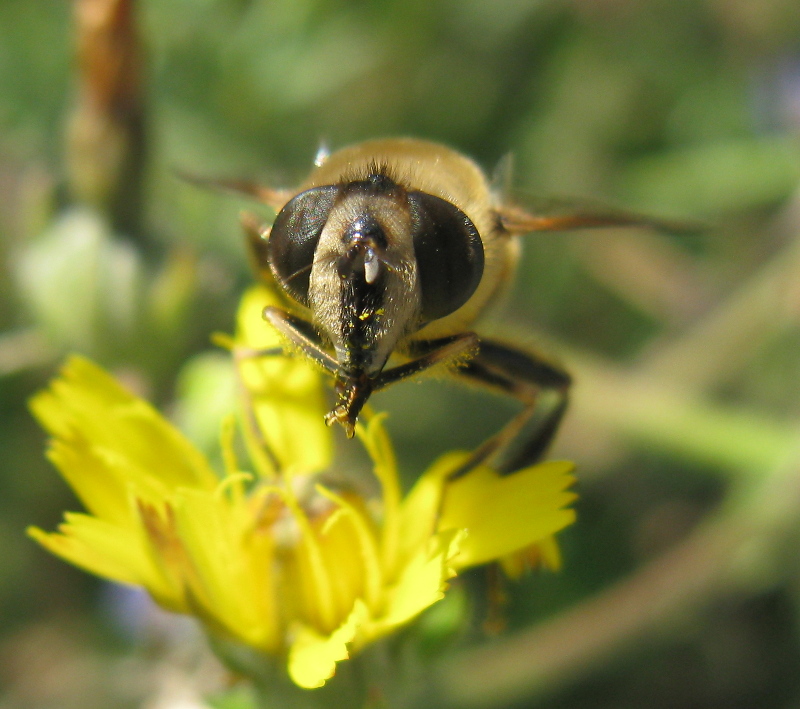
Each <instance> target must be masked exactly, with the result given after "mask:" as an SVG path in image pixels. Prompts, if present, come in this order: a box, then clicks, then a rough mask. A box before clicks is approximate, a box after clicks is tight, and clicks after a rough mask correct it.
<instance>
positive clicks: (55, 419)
mask: <svg viewBox="0 0 800 709" xmlns="http://www.w3.org/2000/svg"><path fill="white" fill-rule="evenodd" d="M30 406H31V410H32V411H33V413H34V415H35V416H36V418H37V419H38V420H39V422H40V423H41V424H42V425H43V426H44V428H45V429H46V430H47V431H48V432H49V433H50V434H51V435H52V436H54V437H55V438H58V439H61V440H62V441H65V442H66V443H67V444H68V443H69V441H70V440H71V439H73V438H74V437H76V436H77V437H80V438H82V439H84V440H85V441H89V442H91V445H92V447H93V448H95V449H97V450H98V451H110V452H113V454H115V455H117V456H120V457H124V458H125V459H126V460H127V461H128V463H129V466H130V470H131V471H132V473H133V474H134V475H135V476H138V477H142V478H151V479H152V478H155V479H158V480H159V482H160V484H162V485H166V486H167V487H171V488H174V487H177V486H188V487H204V488H206V489H213V488H214V487H215V486H216V483H217V477H216V475H215V474H214V472H213V471H212V470H211V467H210V466H209V464H208V462H207V461H206V459H205V458H204V457H203V455H202V454H201V453H200V452H199V451H198V450H197V449H196V448H195V447H194V446H193V445H192V444H191V443H189V441H188V440H186V438H184V437H183V435H182V434H181V433H180V432H179V431H178V430H177V429H176V428H175V427H174V426H173V425H172V424H170V423H169V422H168V421H167V420H166V419H165V418H164V417H163V416H161V415H160V414H159V413H158V412H157V411H156V410H155V409H154V408H153V407H152V406H150V405H149V404H148V403H147V402H145V401H143V400H142V399H139V398H137V397H135V396H133V395H132V394H130V393H129V392H128V391H126V390H125V389H124V388H123V387H122V386H120V385H119V384H118V383H117V382H116V381H115V380H114V379H113V378H112V377H111V376H110V375H109V374H107V373H106V372H105V371H103V370H102V369H101V368H100V367H98V366H97V365H95V364H93V363H92V362H90V361H89V360H87V359H84V358H83V357H78V356H72V357H70V358H69V360H67V363H66V364H65V365H64V367H63V369H62V371H61V376H59V377H58V378H56V379H54V380H53V382H52V383H51V385H50V388H49V389H47V390H45V391H42V392H40V393H39V394H37V395H36V396H35V397H33V399H32V400H31V404H30ZM84 494H85V491H84Z"/></svg>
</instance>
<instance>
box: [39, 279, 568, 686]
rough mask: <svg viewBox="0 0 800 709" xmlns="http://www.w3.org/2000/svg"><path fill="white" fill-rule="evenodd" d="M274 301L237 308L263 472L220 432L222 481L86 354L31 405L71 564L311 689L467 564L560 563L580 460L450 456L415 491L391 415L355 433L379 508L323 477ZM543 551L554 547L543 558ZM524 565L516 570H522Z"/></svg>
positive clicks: (307, 383)
mask: <svg viewBox="0 0 800 709" xmlns="http://www.w3.org/2000/svg"><path fill="white" fill-rule="evenodd" d="M271 298H272V296H271V295H270V294H269V293H268V292H266V291H265V290H262V289H255V290H253V291H251V292H250V293H248V294H247V295H246V296H245V298H244V300H243V303H242V307H241V310H240V318H239V327H238V333H237V336H236V339H235V341H234V345H235V347H234V353H235V355H236V356H235V360H236V371H237V373H238V376H239V378H240V381H241V383H242V390H243V397H244V399H245V406H244V407H243V413H242V415H241V421H240V429H241V430H242V431H243V433H244V435H243V438H244V441H245V444H246V446H245V447H246V450H247V455H248V458H249V460H250V467H251V468H252V470H249V471H247V472H243V471H242V470H240V466H239V463H238V460H237V454H236V452H235V450H236V445H235V441H234V435H233V431H232V428H231V427H230V426H227V427H223V436H222V445H223V457H224V459H225V461H226V470H225V472H224V474H222V475H217V474H216V473H215V472H214V471H213V470H212V469H211V467H210V465H209V463H208V462H207V461H206V460H205V459H204V457H203V456H202V455H201V454H200V453H199V452H198V451H197V450H196V449H195V448H194V447H193V446H192V445H191V444H190V443H189V442H188V441H187V440H186V439H185V438H184V437H183V436H182V435H181V433H180V432H178V431H177V429H175V428H174V427H173V426H172V425H171V424H170V423H169V422H168V421H167V420H166V419H164V418H163V417H162V416H161V415H160V414H159V413H158V412H157V411H156V410H155V409H153V408H152V407H151V406H150V405H149V404H147V403H146V402H144V401H142V400H141V399H138V398H137V397H135V396H133V395H131V394H130V393H128V392H127V391H126V390H125V389H123V388H122V387H121V386H120V385H119V384H118V383H117V382H115V381H114V379H113V378H111V377H110V376H109V375H108V374H107V373H105V372H104V371H103V370H101V369H100V368H99V367H97V366H96V365H94V364H92V363H91V362H89V361H87V360H85V359H82V358H79V357H73V358H71V359H70V360H69V361H68V362H67V364H66V365H65V367H64V369H63V370H62V372H61V375H60V376H59V377H58V378H56V379H55V380H54V381H53V382H52V384H51V386H50V388H49V389H48V390H46V391H44V392H41V393H40V394H38V395H37V396H36V397H35V398H34V399H33V401H32V404H31V406H32V409H33V412H34V414H35V415H36V417H37V418H38V419H39V421H40V422H41V423H42V425H43V426H44V427H45V428H46V429H47V431H48V432H49V433H50V435H51V436H52V441H51V444H50V449H49V457H50V459H51V460H52V461H53V463H54V464H55V465H56V467H58V469H59V470H60V472H61V474H62V476H63V477H64V479H65V480H66V481H67V483H68V484H69V485H70V486H71V487H72V488H73V489H74V490H75V492H76V494H77V495H78V497H79V498H80V500H81V502H82V503H83V504H84V506H85V507H86V510H87V513H86V514H80V513H67V514H66V515H65V521H64V522H63V524H61V525H60V527H59V529H58V531H57V532H55V533H46V532H43V531H42V530H40V529H36V528H32V529H31V530H30V534H31V536H32V537H33V538H34V539H36V540H37V541H38V542H39V543H41V544H42V545H43V546H44V547H46V548H47V549H49V550H50V551H51V552H53V553H55V554H57V555H58V556H60V557H62V558H63V559H65V560H67V561H69V562H71V563H73V564H75V565H77V566H79V567H81V568H83V569H86V570H87V571H90V572H91V573H94V574H97V575H98V576H102V577H105V578H108V579H111V580H114V581H117V582H120V583H126V584H135V585H140V586H143V587H144V588H146V589H147V590H148V591H149V592H150V594H151V595H152V596H153V598H154V599H155V600H156V601H157V602H158V603H159V604H161V605H162V606H164V607H165V608H168V609H170V610H173V611H177V612H180V613H188V614H192V615H195V616H197V617H198V618H199V619H200V620H201V621H202V622H203V624H204V626H205V627H206V629H207V631H208V632H209V634H210V635H211V636H213V637H215V638H218V639H220V640H223V641H226V642H234V643H240V644H243V645H245V646H247V647H249V648H252V649H254V650H256V651H259V652H262V653H264V654H266V655H271V656H278V657H282V658H285V660H286V661H287V663H288V671H289V674H290V676H291V677H292V679H293V680H294V682H295V683H296V684H298V685H299V686H301V687H307V688H311V687H319V686H321V685H322V684H324V683H325V681H326V680H327V679H329V678H330V677H331V676H332V675H333V674H334V671H335V666H336V663H337V662H339V661H341V660H344V659H346V658H347V657H349V655H350V654H351V653H352V652H356V651H358V650H359V649H360V648H361V647H363V646H364V645H365V644H367V643H369V642H371V641H373V640H375V639H376V638H379V637H381V636H383V635H386V634H387V633H390V632H392V631H393V630H394V629H396V628H397V627H398V626H401V625H403V624H405V623H407V622H409V621H410V620H412V619H413V618H414V617H415V616H417V615H418V614H419V613H420V612H421V611H423V610H424V609H425V608H427V607H428V606H430V605H431V604H433V603H435V602H436V601H438V600H439V599H441V598H442V597H443V595H444V592H445V590H446V588H447V583H448V579H449V578H451V577H452V576H454V575H455V574H456V573H457V572H458V571H460V570H461V569H464V568H466V567H469V566H472V565H476V564H482V563H485V562H488V561H492V560H497V559H505V560H506V563H508V564H509V568H510V570H512V571H513V570H514V569H515V568H518V567H519V565H520V564H521V563H522V562H523V561H524V560H525V559H526V558H528V559H530V558H532V557H535V556H537V555H540V556H541V555H543V556H544V557H548V554H549V558H550V559H551V563H557V556H553V549H554V548H555V547H554V541H553V537H552V535H553V534H554V533H556V532H557V531H558V530H560V529H562V528H563V527H565V526H566V525H568V524H570V523H571V522H572V521H573V518H574V513H573V511H572V510H571V509H568V508H567V505H569V503H570V502H571V501H572V500H573V499H574V495H573V494H572V493H571V492H569V491H568V490H567V488H568V487H569V486H570V484H571V482H572V476H571V465H570V464H569V463H563V462H549V463H544V464H541V465H537V466H534V467H531V468H528V469H526V470H523V471H520V472H519V473H516V474H514V475H511V476H506V477H500V476H498V475H497V474H496V473H495V472H493V471H492V470H490V469H489V468H487V467H479V468H477V469H475V470H472V471H470V472H469V473H468V474H466V475H463V476H461V477H459V478H457V479H456V480H450V473H452V471H454V470H455V469H456V468H458V466H459V465H460V464H461V463H462V462H463V461H464V460H465V455H466V454H464V453H450V454H447V455H446V456H444V457H443V458H441V459H440V460H438V461H437V462H435V463H434V464H433V465H432V466H431V467H430V469H429V470H427V472H425V473H424V474H423V475H422V476H421V477H420V479H419V481H418V482H417V483H416V484H415V485H414V487H413V489H412V490H411V491H410V492H409V493H408V494H407V495H405V496H403V494H402V491H401V489H400V482H399V478H398V472H397V468H396V463H395V457H394V452H393V449H392V446H391V443H390V441H389V438H388V436H387V434H386V431H385V429H384V428H383V425H382V420H381V417H380V416H374V417H372V418H371V420H369V421H368V423H367V425H366V426H359V429H358V435H359V437H360V439H361V441H362V443H363V445H364V446H365V448H366V450H367V452H368V453H369V455H370V457H371V459H372V462H373V466H374V474H375V476H376V478H377V480H378V482H379V485H380V495H379V496H378V497H379V499H378V500H377V502H378V503H379V504H376V501H375V500H371V499H369V498H368V496H367V495H365V494H364V493H362V492H360V491H359V490H358V489H357V487H355V485H354V484H348V480H349V478H348V477H347V476H345V477H344V484H340V485H333V484H331V483H328V484H325V483H323V482H322V479H321V478H320V477H319V473H321V472H322V471H324V470H326V469H328V468H329V467H330V464H331V461H330V459H331V449H332V444H331V438H330V437H331V433H330V431H329V429H327V428H326V427H325V426H324V424H323V423H322V413H323V411H324V408H325V401H324V398H323V389H322V383H321V381H320V376H319V375H318V374H317V372H315V371H314V370H313V369H312V368H311V367H310V365H308V364H307V363H306V361H305V360H304V359H303V358H292V357H284V356H270V357H259V356H256V355H257V353H256V350H258V349H263V348H270V347H274V346H275V345H276V344H277V343H278V339H277V335H275V333H272V332H271V331H270V330H269V328H268V326H267V325H266V323H264V321H263V320H262V319H261V315H260V313H261V311H262V310H263V307H264V305H266V304H267V303H268V302H271ZM548 550H549V552H548ZM515 565H516V566H515Z"/></svg>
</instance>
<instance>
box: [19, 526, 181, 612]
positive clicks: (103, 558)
mask: <svg viewBox="0 0 800 709" xmlns="http://www.w3.org/2000/svg"><path fill="white" fill-rule="evenodd" d="M28 534H29V535H30V536H31V537H32V538H33V539H35V540H36V541H37V542H39V544H41V545H42V546H43V547H44V548H45V549H47V550H48V551H50V552H52V553H53V554H55V555H56V556H60V557H61V558H62V559H64V560H65V561H68V562H69V563H71V564H74V565H75V566H78V567H80V568H82V569H85V570H86V571H88V572H90V573H93V574H96V575H97V576H102V577H103V578H107V579H111V580H112V581H118V582H119V583H126V584H131V585H144V586H148V587H149V588H151V589H153V590H154V591H155V592H156V593H158V594H159V595H161V596H162V597H164V598H165V599H168V598H170V597H171V596H172V594H171V593H170V592H169V591H168V590H167V588H166V587H165V585H164V583H163V580H162V579H159V574H158V571H157V570H156V569H155V568H154V567H153V566H152V564H151V563H150V561H149V559H148V557H147V555H146V553H145V551H144V548H143V545H142V540H141V539H140V538H138V537H137V535H136V534H135V533H134V532H133V531H132V530H125V529H120V528H119V527H115V526H114V525H111V524H109V523H108V522H104V521H103V520H99V519H96V518H94V517H90V516H88V515H83V514H78V513H67V514H66V515H65V521H64V523H62V524H61V525H60V526H59V531H58V532H57V533H51V534H48V533H47V532H44V531H42V530H41V529H38V528H36V527H30V528H29V529H28ZM175 604H176V599H175V598H172V602H170V603H169V605H170V607H173V608H174V606H175Z"/></svg>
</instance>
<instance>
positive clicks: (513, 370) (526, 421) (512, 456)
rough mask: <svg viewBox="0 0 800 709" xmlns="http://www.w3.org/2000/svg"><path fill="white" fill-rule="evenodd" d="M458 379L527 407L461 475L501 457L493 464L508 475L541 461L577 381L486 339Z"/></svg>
mask: <svg viewBox="0 0 800 709" xmlns="http://www.w3.org/2000/svg"><path fill="white" fill-rule="evenodd" d="M456 374H457V375H458V376H463V377H466V378H467V379H470V380H472V381H473V382H475V383H479V384H482V385H484V386H487V387H489V388H490V389H493V390H495V391H500V392H503V393H505V394H508V395H509V396H513V397H514V398H515V399H518V400H519V401H521V402H523V403H524V404H525V408H524V409H523V410H522V411H521V412H520V413H519V414H517V415H516V416H515V417H514V418H513V419H511V421H509V422H508V424H506V426H505V427H504V428H503V429H502V430H501V431H500V432H499V433H497V434H496V435H494V436H492V437H491V438H490V439H488V440H487V441H486V442H484V444H483V445H482V446H480V447H479V448H478V449H477V450H476V451H475V453H474V454H473V456H471V458H470V460H469V461H468V464H466V465H465V466H464V470H463V471H462V470H459V471H457V473H456V475H459V474H463V472H466V470H468V469H469V467H472V466H474V465H476V464H478V463H481V462H484V461H486V460H489V459H494V458H495V457H496V456H499V457H500V458H501V460H500V462H497V461H496V460H492V463H493V465H495V467H496V468H497V469H498V470H500V471H501V472H504V473H511V472H513V471H515V470H519V469H520V468H523V467H525V466H528V465H532V464H534V463H536V462H537V461H538V460H540V459H541V458H542V456H543V455H544V454H545V452H546V450H547V448H548V446H549V445H550V443H551V442H552V440H553V438H554V437H555V434H556V431H557V430H558V426H559V424H560V423H561V419H562V418H563V416H564V412H565V411H566V409H567V402H568V390H569V386H570V384H571V381H572V380H571V378H570V376H569V374H567V373H566V372H565V371H564V370H563V369H560V368H559V367H557V366H556V365H554V364H551V363H550V362H547V361H546V360H544V359H543V358H541V357H539V356H537V355H535V354H533V353H530V352H525V351H523V350H519V349H516V348H514V347H512V346H509V345H505V344H502V343H499V342H495V341H492V340H481V341H480V344H479V349H478V353H477V354H476V355H475V356H474V357H473V358H472V359H471V360H470V361H469V362H467V364H466V365H464V366H463V367H461V368H460V369H458V370H456ZM526 429H527V430H526Z"/></svg>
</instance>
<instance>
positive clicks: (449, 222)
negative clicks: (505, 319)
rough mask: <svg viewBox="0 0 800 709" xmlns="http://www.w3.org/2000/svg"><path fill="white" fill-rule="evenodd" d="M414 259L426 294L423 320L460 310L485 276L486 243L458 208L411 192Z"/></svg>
mask: <svg viewBox="0 0 800 709" xmlns="http://www.w3.org/2000/svg"><path fill="white" fill-rule="evenodd" d="M408 201H409V205H410V207H411V216H412V231H413V238H414V255H415V256H416V259H417V269H418V272H419V278H420V287H421V291H422V319H423V320H424V321H425V322H430V321H431V320H438V319H439V318H443V317H444V316H445V315H449V314H450V313H452V312H455V311H456V310H458V309H459V308H460V307H461V306H462V305H464V303H466V302H467V301H468V300H469V298H470V296H471V295H472V294H473V293H474V292H475V289H476V288H477V287H478V284H479V283H480V282H481V277H482V276H483V242H482V241H481V237H480V234H478V230H477V229H476V228H475V225H474V224H473V223H472V221H471V220H470V218H469V217H468V216H467V215H466V214H464V212H462V211H461V210H460V209H459V208H458V207H456V206H455V205H454V204H451V203H450V202H447V201H446V200H443V199H441V198H440V197H436V196H434V195H431V194H427V193H426V192H409V195H408Z"/></svg>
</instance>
